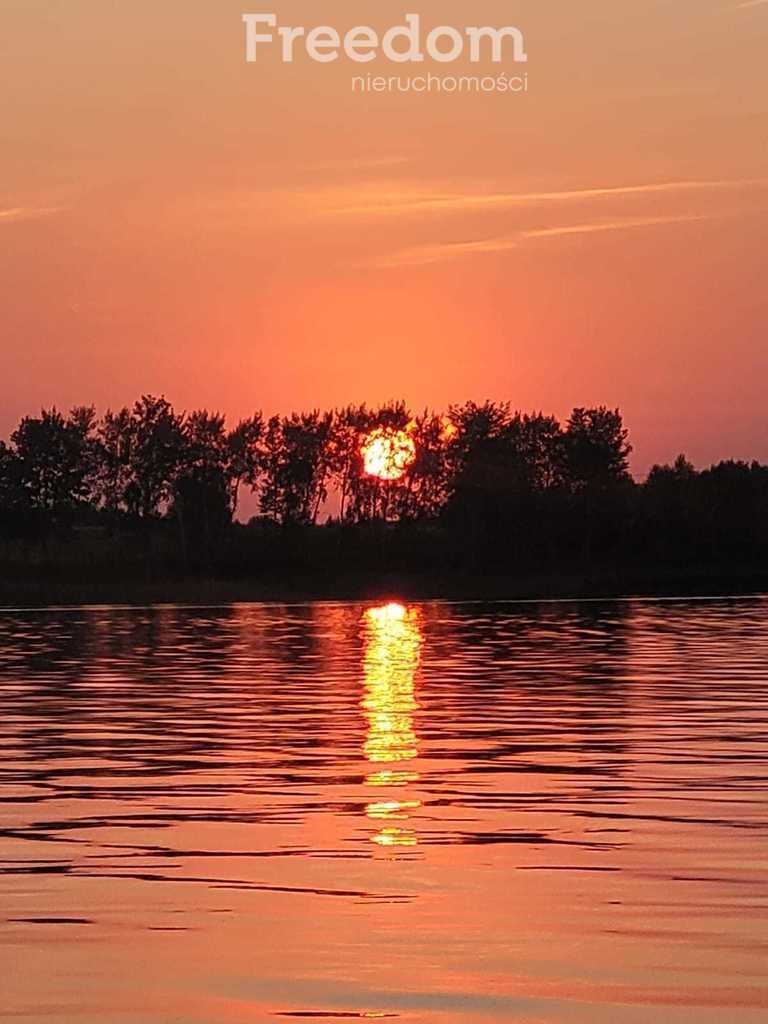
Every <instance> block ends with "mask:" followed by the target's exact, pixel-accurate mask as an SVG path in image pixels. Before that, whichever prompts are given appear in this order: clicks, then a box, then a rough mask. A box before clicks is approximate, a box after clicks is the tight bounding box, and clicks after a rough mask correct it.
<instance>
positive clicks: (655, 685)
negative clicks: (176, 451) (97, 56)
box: [0, 598, 768, 1024]
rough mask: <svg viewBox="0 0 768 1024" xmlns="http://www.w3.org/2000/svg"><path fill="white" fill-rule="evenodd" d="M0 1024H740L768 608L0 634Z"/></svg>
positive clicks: (67, 612) (264, 618) (765, 739)
mask: <svg viewBox="0 0 768 1024" xmlns="http://www.w3.org/2000/svg"><path fill="white" fill-rule="evenodd" d="M0 701H1V702H2V703H1V706H2V714H1V715H0V754H1V755H2V757H1V758H0V1019H2V1020H3V1021H20V1022H25V1024H29V1022H40V1024H43V1022H53V1021H55V1022H65V1024H93V1022H97V1021H98V1022H110V1024H112V1022H119V1021H125V1022H126V1024H171V1022H175V1024H245V1022H248V1024H254V1022H261V1021H264V1022H270V1021H272V1022H277V1024H279V1022H280V1021H281V1020H282V1021H284V1022H290V1021H296V1022H300V1021H303V1020H305V1021H318V1020H320V1021H327V1022H329V1024H333V1022H334V1021H341V1022H343V1021H349V1020H355V1019H357V1020H361V1019H362V1020H365V1019H369V1020H370V1019H373V1020H376V1019H392V1020H395V1021H398V1022H424V1024H469V1022H480V1024H483V1022H486V1024H489V1022H493V1024H497V1022H504V1024H507V1022H516V1024H544V1022H546V1024H549V1022H552V1024H555V1022H557V1024H559V1022H563V1024H565V1022H568V1024H638V1022H643V1024H644V1022H651V1021H653V1022H657V1021H659V1022H664V1024H694V1022H695V1024H715V1022H718V1024H720V1022H723V1021H728V1022H730V1024H752V1022H755V1024H756V1022H758V1021H761V1022H763V1021H765V1020H766V1019H768V1017H767V1015H768V600H766V599H760V598H751V599H729V600H697V601H683V600H680V601H652V600H651V601H621V602H620V601H617V602H585V603H571V604H569V603H535V604H534V603H530V604H526V603H508V604H506V603H496V604H472V603H467V604H451V603H423V604H421V603H415V604H407V605H401V604H397V603H392V604H386V605H378V606H371V605H363V604H333V603H319V604H307V605H293V606H288V605H235V606H231V607H222V608H181V607H156V608H140V609H119V608H84V609H60V610H43V611H13V610H8V611H0Z"/></svg>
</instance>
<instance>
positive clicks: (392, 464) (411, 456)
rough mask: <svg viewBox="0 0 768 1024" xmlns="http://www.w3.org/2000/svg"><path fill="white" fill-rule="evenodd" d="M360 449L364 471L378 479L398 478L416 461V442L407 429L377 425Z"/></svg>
mask: <svg viewBox="0 0 768 1024" xmlns="http://www.w3.org/2000/svg"><path fill="white" fill-rule="evenodd" d="M360 451H361V454H362V456H363V464H364V466H365V472H366V473H367V474H368V475H369V476H375V477H378V478H379V479H380V480H399V479H400V477H401V476H403V474H404V473H405V472H406V470H407V469H408V468H409V467H410V466H412V465H413V463H414V462H415V461H416V444H415V442H414V440H413V438H412V437H411V435H410V434H409V433H408V431H407V430H394V429H392V428H388V427H377V429H376V430H373V431H372V432H371V433H370V434H368V436H367V437H366V438H365V440H364V441H363V444H362V447H361V449H360Z"/></svg>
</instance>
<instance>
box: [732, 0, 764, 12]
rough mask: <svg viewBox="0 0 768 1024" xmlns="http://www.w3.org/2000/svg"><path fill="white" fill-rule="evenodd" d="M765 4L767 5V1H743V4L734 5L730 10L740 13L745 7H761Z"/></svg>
mask: <svg viewBox="0 0 768 1024" xmlns="http://www.w3.org/2000/svg"><path fill="white" fill-rule="evenodd" d="M765 4H768V0H744V3H741V4H736V6H735V7H732V8H731V10H734V11H742V10H744V9H745V8H747V7H763V6H764V5H765Z"/></svg>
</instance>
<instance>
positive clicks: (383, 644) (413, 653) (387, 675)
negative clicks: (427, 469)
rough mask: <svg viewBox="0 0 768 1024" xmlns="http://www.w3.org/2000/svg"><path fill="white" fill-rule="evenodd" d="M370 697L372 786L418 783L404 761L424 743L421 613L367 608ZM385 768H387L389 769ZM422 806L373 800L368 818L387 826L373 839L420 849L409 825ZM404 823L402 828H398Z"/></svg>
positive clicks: (368, 755)
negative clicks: (419, 695)
mask: <svg viewBox="0 0 768 1024" xmlns="http://www.w3.org/2000/svg"><path fill="white" fill-rule="evenodd" d="M363 628H364V638H365V655H364V662H363V667H364V673H365V696H364V697H363V701H362V707H363V710H364V712H365V715H366V718H367V719H368V734H367V736H366V740H365V745H364V748H363V750H364V753H365V756H366V758H367V760H368V761H370V763H371V765H372V766H375V769H376V770H375V771H372V772H370V773H369V774H368V775H367V776H366V779H365V783H366V785H367V786H378V787H390V786H391V787H402V786H406V785H408V784H410V783H414V782H417V781H418V778H419V776H418V773H417V772H414V771H408V770H407V769H406V768H405V765H404V762H407V761H412V760H413V759H414V758H415V757H417V756H418V746H419V740H418V737H417V735H416V731H415V727H414V713H415V712H416V711H417V710H418V707H419V706H418V704H417V702H416V690H415V676H416V671H417V669H418V667H419V660H420V656H421V644H422V634H421V627H420V624H419V613H418V610H417V609H414V608H410V609H409V608H406V607H405V606H404V605H402V604H396V603H391V604H386V605H380V606H378V607H375V608H368V609H367V610H366V611H365V614H364V619H363ZM384 766H386V767H384ZM419 806H420V802H419V801H418V800H413V799H407V800H406V799H397V798H394V797H392V798H387V799H379V800H375V801H372V802H371V803H369V804H368V805H367V807H366V814H367V816H368V817H369V818H370V819H372V820H374V821H383V822H385V824H382V826H381V828H380V830H379V831H378V832H377V833H376V834H375V835H373V836H372V837H371V840H372V842H374V843H376V844H377V845H378V846H384V847H392V846H415V845H416V844H417V842H418V839H417V836H416V833H415V831H414V830H413V829H411V828H408V827H407V825H406V824H405V823H406V822H407V821H408V820H409V818H410V815H411V812H412V811H415V810H416V809H418V807H419ZM395 822H403V824H394V823H395Z"/></svg>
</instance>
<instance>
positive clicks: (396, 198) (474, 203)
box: [305, 0, 768, 216]
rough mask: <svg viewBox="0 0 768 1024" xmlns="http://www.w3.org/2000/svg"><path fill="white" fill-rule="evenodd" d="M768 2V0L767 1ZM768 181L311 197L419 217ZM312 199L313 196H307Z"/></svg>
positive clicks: (339, 211)
mask: <svg viewBox="0 0 768 1024" xmlns="http://www.w3.org/2000/svg"><path fill="white" fill-rule="evenodd" d="M766 2H768V0H766ZM766 186H768V178H748V179H741V180H723V181H667V182H651V183H646V184H638V185H616V186H608V187H598V188H585V189H566V190H563V191H559V192H490V193H480V192H477V193H475V192H470V193H450V194H445V193H438V192H432V193H424V192H421V193H415V194H413V193H412V194H411V195H408V193H407V190H403V191H401V192H391V193H389V194H383V195H382V194H381V192H379V193H376V192H372V193H371V194H370V195H366V194H362V195H357V196H355V197H353V198H350V197H349V195H347V196H343V195H339V194H338V193H336V192H329V193H320V194H317V195H314V196H312V197H311V199H312V206H313V207H314V208H316V209H318V210H319V211H320V212H321V213H323V214H327V215H348V214H349V215H360V214H367V215H372V216H378V215H389V214H400V215H403V214H417V213H429V212H442V213H448V212H471V211H481V210H486V209H495V210H499V209H505V208H513V207H520V206H535V205H537V204H550V203H571V202H575V201H576V202H589V201H590V200H594V199H609V198H619V197H625V196H645V195H655V194H661V193H681V192H693V191H714V190H725V189H739V188H750V187H766ZM305 198H310V197H305Z"/></svg>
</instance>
